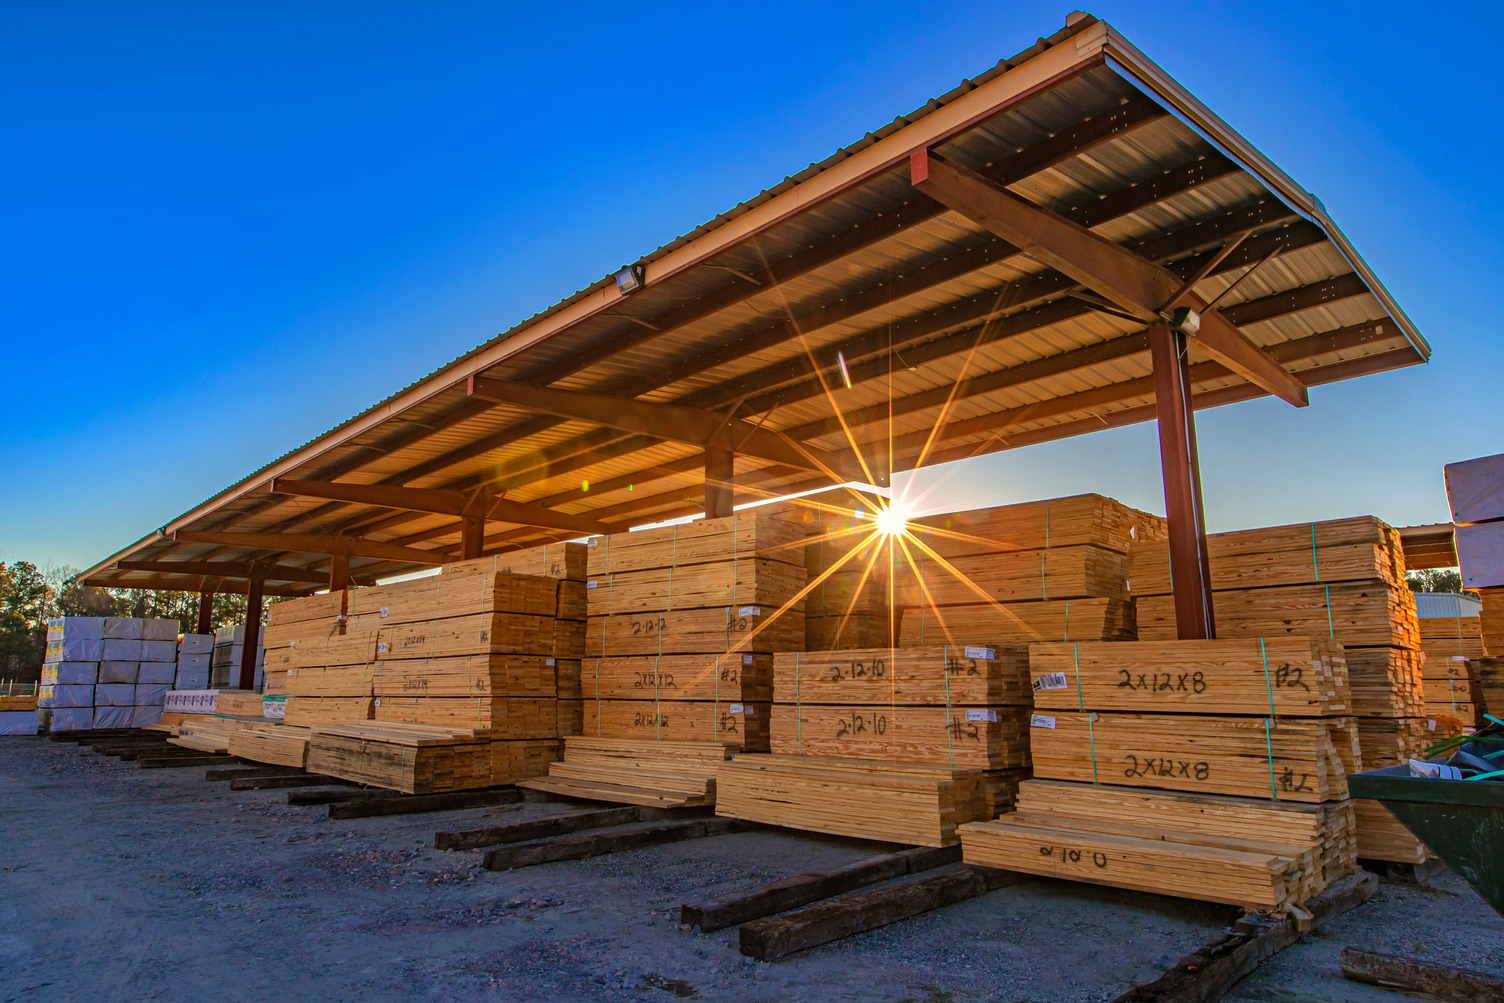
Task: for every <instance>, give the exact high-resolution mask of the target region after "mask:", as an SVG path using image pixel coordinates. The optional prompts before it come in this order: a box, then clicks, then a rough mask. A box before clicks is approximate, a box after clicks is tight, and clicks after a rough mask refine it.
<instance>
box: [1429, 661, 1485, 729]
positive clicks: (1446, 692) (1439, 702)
mask: <svg viewBox="0 0 1504 1003" xmlns="http://www.w3.org/2000/svg"><path fill="white" fill-rule="evenodd" d="M1431 664H1432V663H1431V662H1430V661H1429V660H1428V661H1427V662H1426V671H1424V678H1423V679H1422V680H1421V682H1422V685H1423V686H1424V688H1425V694H1426V713H1427V714H1430V715H1433V716H1434V715H1441V716H1445V717H1455V718H1456V719H1457V720H1459V721H1461V722H1462V723H1463V725H1464V726H1465V727H1475V726H1476V725H1477V724H1478V722H1479V721H1480V720H1482V717H1481V715H1480V713H1479V710H1478V705H1479V704H1480V703H1481V702H1482V701H1481V699H1480V697H1481V692H1480V687H1479V686H1478V685H1477V683H1475V682H1474V681H1473V678H1472V671H1471V666H1472V665H1473V662H1471V661H1469V660H1467V659H1463V660H1461V661H1459V662H1456V663H1452V664H1450V665H1447V663H1441V664H1442V665H1445V666H1446V668H1444V669H1440V670H1437V671H1436V672H1435V674H1434V675H1433V674H1432V673H1431V672H1430V671H1429V670H1430V666H1431Z"/></svg>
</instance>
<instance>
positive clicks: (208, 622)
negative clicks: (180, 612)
mask: <svg viewBox="0 0 1504 1003" xmlns="http://www.w3.org/2000/svg"><path fill="white" fill-rule="evenodd" d="M213 632H214V590H213V589H204V590H203V591H202V592H200V593H199V594H198V630H197V631H195V633H199V634H212V633H213Z"/></svg>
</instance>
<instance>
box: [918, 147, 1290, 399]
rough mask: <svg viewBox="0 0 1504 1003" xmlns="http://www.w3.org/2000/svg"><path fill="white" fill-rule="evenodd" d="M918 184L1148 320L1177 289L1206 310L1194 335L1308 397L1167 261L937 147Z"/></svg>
mask: <svg viewBox="0 0 1504 1003" xmlns="http://www.w3.org/2000/svg"><path fill="white" fill-rule="evenodd" d="M909 168H910V174H911V178H912V181H913V184H914V187H915V188H916V189H918V190H919V191H921V192H923V193H925V194H926V195H929V196H930V197H931V198H934V199H937V200H938V201H940V202H943V203H944V204H946V205H948V206H950V207H951V208H952V209H954V210H955V211H956V212H958V213H960V214H961V215H963V216H965V217H967V218H968V219H970V220H972V221H973V222H975V223H977V224H978V225H979V226H982V227H983V228H985V229H987V230H990V231H992V232H993V233H995V234H997V235H998V236H1000V237H1002V238H1003V239H1004V240H1007V241H1010V242H1011V243H1013V244H1016V245H1017V246H1018V247H1020V248H1022V249H1023V251H1024V253H1026V254H1028V255H1029V256H1030V257H1032V258H1034V259H1036V260H1038V261H1041V262H1043V263H1044V264H1046V265H1049V266H1050V267H1051V268H1054V269H1055V270H1056V271H1058V272H1060V273H1061V274H1063V275H1068V276H1070V277H1071V278H1072V279H1074V280H1075V281H1076V282H1079V283H1080V284H1082V285H1084V286H1086V287H1087V288H1088V289H1091V290H1093V291H1095V292H1097V293H1099V294H1101V295H1102V296H1104V297H1106V298H1107V299H1109V300H1111V301H1112V302H1113V303H1115V304H1117V305H1118V306H1119V307H1120V308H1122V309H1123V310H1124V311H1126V312H1127V313H1129V314H1132V315H1133V316H1135V317H1137V318H1139V319H1140V320H1143V321H1145V322H1146V323H1147V322H1153V321H1156V320H1158V319H1160V313H1161V311H1163V310H1164V308H1165V307H1166V305H1167V304H1169V303H1170V302H1171V300H1172V299H1174V298H1176V296H1177V295H1180V296H1181V298H1182V301H1183V302H1185V303H1186V304H1188V305H1189V306H1190V307H1191V308H1192V309H1195V310H1198V311H1201V318H1200V330H1199V332H1198V333H1197V334H1196V335H1195V341H1196V343H1197V345H1198V346H1199V347H1201V348H1202V349H1203V350H1204V351H1205V352H1206V353H1207V354H1209V355H1211V356H1212V357H1213V358H1215V359H1216V360H1217V361H1218V362H1221V363H1222V364H1223V365H1225V366H1227V367H1228V368H1229V369H1232V370H1233V371H1235V372H1237V373H1239V374H1240V375H1242V376H1243V377H1244V378H1246V379H1248V380H1249V381H1251V382H1253V383H1256V384H1258V385H1259V386H1261V387H1263V388H1264V389H1265V390H1267V391H1269V392H1270V393H1272V394H1274V395H1275V396H1277V397H1280V398H1282V399H1283V400H1286V401H1288V402H1289V403H1291V404H1294V405H1295V406H1297V407H1303V406H1305V405H1306V404H1307V403H1308V400H1307V396H1306V389H1305V387H1304V386H1302V385H1301V383H1300V381H1299V380H1297V379H1295V378H1294V377H1293V376H1291V375H1290V374H1289V373H1288V372H1286V371H1285V369H1284V368H1283V367H1282V366H1280V365H1279V364H1278V363H1277V362H1275V361H1274V360H1273V359H1271V358H1269V356H1268V355H1267V354H1266V353H1265V352H1264V350H1263V349H1262V348H1260V347H1259V346H1258V345H1255V344H1254V343H1253V342H1252V341H1250V340H1248V338H1247V337H1246V336H1245V335H1244V334H1243V333H1242V332H1241V331H1239V330H1238V329H1237V328H1236V327H1234V326H1233V325H1232V324H1231V323H1230V322H1228V321H1227V320H1226V319H1224V318H1223V317H1222V315H1221V314H1219V313H1218V312H1217V311H1216V310H1207V309H1205V308H1206V301H1205V300H1203V299H1201V298H1200V297H1198V296H1196V294H1195V293H1190V292H1184V293H1183V292H1182V291H1181V286H1182V280H1181V279H1179V278H1178V277H1177V276H1176V275H1175V273H1173V272H1171V271H1170V270H1169V269H1168V268H1164V267H1163V266H1161V265H1157V264H1155V263H1154V262H1152V261H1148V260H1146V259H1144V258H1141V257H1139V256H1138V255H1136V254H1134V253H1133V252H1132V251H1129V250H1127V249H1126V248H1123V247H1121V246H1119V245H1118V244H1116V243H1114V242H1113V241H1111V240H1108V239H1107V238H1105V237H1101V236H1098V235H1097V234H1095V233H1092V232H1091V231H1090V230H1088V229H1086V228H1085V227H1083V226H1080V225H1078V224H1076V223H1072V222H1071V221H1070V220H1067V219H1065V218H1063V217H1061V216H1059V215H1057V214H1056V213H1053V212H1050V211H1049V210H1047V209H1041V208H1040V207H1039V206H1036V205H1034V204H1033V203H1032V202H1029V201H1027V200H1025V199H1022V198H1019V197H1018V196H1016V195H1014V194H1013V193H1012V192H1010V191H1008V190H1007V189H1006V188H1003V187H1002V186H1001V185H997V184H994V183H993V182H992V181H989V180H988V179H987V178H985V177H983V176H982V175H980V174H978V173H976V172H975V171H971V170H968V169H967V168H965V167H962V166H961V165H959V164H954V163H951V162H950V161H948V160H945V159H944V158H942V157H940V156H938V155H936V154H934V153H932V152H931V151H929V150H918V151H916V152H915V153H914V154H913V156H912V158H911V159H910V161H909Z"/></svg>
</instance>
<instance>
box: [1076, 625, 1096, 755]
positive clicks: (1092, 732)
mask: <svg viewBox="0 0 1504 1003" xmlns="http://www.w3.org/2000/svg"><path fill="white" fill-rule="evenodd" d="M1074 654H1075V657H1076V709H1077V710H1079V711H1080V712H1081V713H1083V714H1086V701H1085V700H1083V699H1082V697H1081V645H1080V643H1079V642H1077V643H1076V644H1075V645H1074ZM1086 740H1087V742H1088V743H1090V745H1091V782H1092V783H1094V784H1100V783H1101V781H1100V780H1098V779H1097V728H1096V724H1095V723H1094V722H1093V721H1092V716H1091V715H1090V714H1086Z"/></svg>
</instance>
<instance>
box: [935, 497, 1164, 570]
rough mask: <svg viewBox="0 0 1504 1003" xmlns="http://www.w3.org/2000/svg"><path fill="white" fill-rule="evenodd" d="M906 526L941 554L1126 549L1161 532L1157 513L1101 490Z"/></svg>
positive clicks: (987, 509)
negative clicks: (1086, 547) (1087, 546)
mask: <svg viewBox="0 0 1504 1003" xmlns="http://www.w3.org/2000/svg"><path fill="white" fill-rule="evenodd" d="M909 528H910V530H911V531H912V532H913V533H914V534H915V535H916V536H917V537H918V538H919V539H920V540H922V541H924V543H925V545H926V546H928V547H929V548H930V549H931V550H933V551H935V552H936V553H937V554H939V555H940V556H942V557H947V558H948V557H956V556H963V555H970V554H995V553H1003V552H1006V551H1010V550H1036V549H1042V548H1045V547H1071V546H1078V545H1083V544H1091V545H1094V546H1098V547H1102V548H1105V549H1107V550H1112V551H1116V552H1117V553H1120V554H1126V553H1128V551H1129V550H1130V549H1131V548H1132V547H1133V546H1135V545H1136V544H1139V543H1143V542H1145V541H1148V540H1151V539H1160V538H1163V537H1164V535H1165V521H1164V519H1162V518H1160V517H1159V516H1155V515H1150V514H1149V513H1147V512H1140V511H1138V510H1136V509H1131V508H1129V507H1128V506H1126V505H1124V504H1122V503H1121V502H1117V501H1114V500H1113V499H1111V498H1106V497H1103V496H1102V495H1073V496H1071V497H1069V498H1053V499H1050V500H1048V501H1037V502H1023V503H1021V504H1017V505H999V506H996V507H993V508H984V509H974V510H971V511H967V512H951V513H947V514H945V515H932V516H923V517H921V518H918V519H911V520H909Z"/></svg>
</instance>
